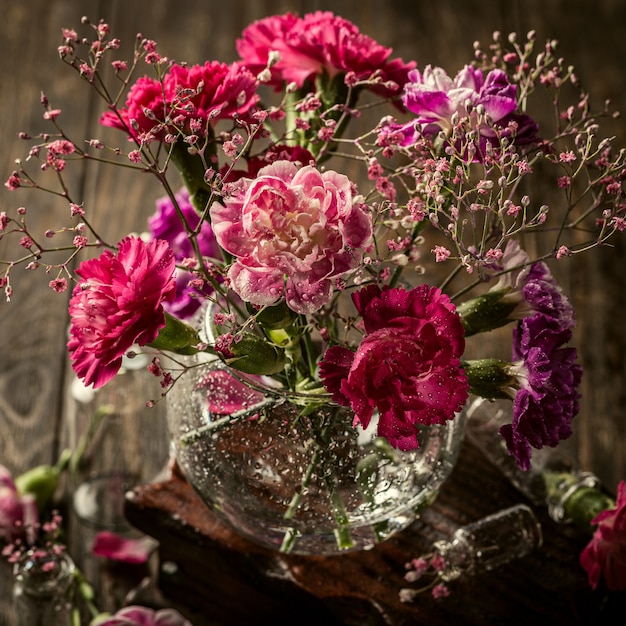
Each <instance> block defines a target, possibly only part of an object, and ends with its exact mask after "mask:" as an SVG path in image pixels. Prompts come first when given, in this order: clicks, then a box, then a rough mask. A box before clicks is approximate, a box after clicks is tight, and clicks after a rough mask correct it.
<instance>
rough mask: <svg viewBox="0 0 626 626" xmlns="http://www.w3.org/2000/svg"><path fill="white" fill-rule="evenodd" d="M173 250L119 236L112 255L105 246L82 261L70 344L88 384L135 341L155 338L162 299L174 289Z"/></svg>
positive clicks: (111, 369) (102, 376)
mask: <svg viewBox="0 0 626 626" xmlns="http://www.w3.org/2000/svg"><path fill="white" fill-rule="evenodd" d="M174 269H175V260H174V254H173V253H172V251H171V249H170V248H169V246H168V244H167V242H165V241H162V240H153V241H151V242H149V243H144V242H143V241H142V240H141V239H139V238H138V237H127V238H125V239H123V240H122V241H121V242H120V244H119V248H118V252H117V254H116V255H113V254H112V253H111V252H110V251H108V250H107V251H105V252H104V253H103V254H102V255H101V256H100V257H98V258H96V259H90V260H88V261H85V262H83V263H81V265H80V267H79V268H78V269H77V270H76V273H77V274H78V276H80V277H81V279H82V281H81V282H80V283H79V284H78V285H77V286H76V288H75V289H74V292H73V294H72V298H71V299H70V304H69V312H70V317H71V326H70V338H69V341H68V350H69V353H70V358H71V360H72V367H73V368H74V371H75V372H76V374H77V375H78V376H79V378H81V379H82V380H83V381H84V382H85V384H86V385H90V384H93V385H94V387H95V388H97V387H101V386H102V385H104V384H106V383H107V382H108V381H109V380H111V379H112V378H113V377H114V376H115V374H116V373H117V371H118V370H119V368H120V366H121V362H122V357H123V355H124V354H125V352H126V351H127V350H128V349H130V347H131V346H132V345H133V344H135V343H137V344H139V345H146V344H147V343H150V342H151V341H153V340H154V339H155V338H156V336H157V335H158V333H159V330H160V329H161V328H163V326H165V314H164V311H163V302H166V301H171V300H173V299H174V298H175V295H176V283H175V280H174Z"/></svg>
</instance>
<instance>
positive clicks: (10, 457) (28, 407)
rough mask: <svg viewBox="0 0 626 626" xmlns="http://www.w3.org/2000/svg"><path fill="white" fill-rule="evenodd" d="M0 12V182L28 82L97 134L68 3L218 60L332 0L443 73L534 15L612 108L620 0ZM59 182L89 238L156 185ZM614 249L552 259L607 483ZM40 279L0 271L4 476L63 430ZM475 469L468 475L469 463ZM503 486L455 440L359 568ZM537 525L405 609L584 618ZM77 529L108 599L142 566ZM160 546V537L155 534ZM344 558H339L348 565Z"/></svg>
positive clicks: (195, 58) (622, 92)
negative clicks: (396, 532) (491, 566)
mask: <svg viewBox="0 0 626 626" xmlns="http://www.w3.org/2000/svg"><path fill="white" fill-rule="evenodd" d="M0 8H2V20H1V21H0V137H1V138H2V151H1V153H0V164H1V168H0V171H1V172H2V175H1V178H2V180H3V181H4V180H6V178H7V177H8V175H9V173H10V172H11V170H12V169H13V159H14V158H16V157H18V156H25V154H26V150H27V145H26V144H25V143H24V142H22V141H20V140H19V139H18V138H17V133H18V132H19V131H21V130H28V131H31V132H33V131H38V130H44V129H45V125H44V122H43V120H42V109H41V107H40V105H39V96H40V92H41V91H42V90H43V91H44V92H45V93H46V95H47V96H48V97H49V98H50V100H51V102H52V103H53V104H54V106H55V107H58V108H61V109H62V110H63V118H62V120H63V123H64V125H65V127H66V130H68V131H69V132H70V133H71V134H72V135H73V136H75V137H96V136H99V134H101V132H102V131H101V129H100V128H99V127H98V125H97V117H98V115H99V113H100V109H99V108H97V107H96V103H95V101H93V100H91V99H90V98H88V97H87V91H86V90H85V88H84V85H83V84H82V83H80V81H78V79H77V78H76V76H75V75H74V73H72V72H70V71H69V70H68V69H66V68H65V67H64V66H63V65H62V64H61V62H60V61H59V59H58V58H57V55H56V48H57V45H58V44H59V43H60V29H61V27H62V26H66V27H71V26H78V25H79V22H80V17H81V15H82V14H83V13H84V12H88V14H89V16H90V17H91V18H92V19H94V20H95V19H98V18H99V17H104V18H105V19H106V20H107V21H108V22H109V23H110V24H111V26H112V29H113V32H114V33H115V34H116V35H117V36H118V37H120V38H121V39H122V40H123V41H125V42H126V43H127V44H129V43H130V42H132V41H133V39H134V36H135V34H136V33H137V32H139V31H140V32H142V33H143V34H144V35H145V36H147V37H150V38H152V39H155V40H157V41H158V43H159V48H160V50H161V52H162V53H164V54H166V55H167V56H169V57H173V58H176V59H179V60H186V61H188V62H190V63H194V62H195V63H198V62H203V61H204V60H207V59H218V58H219V59H222V60H224V61H231V60H233V59H234V58H235V48H234V39H235V37H236V36H237V35H238V34H239V33H240V32H241V30H242V28H243V27H244V26H245V25H246V24H248V23H249V22H250V21H252V20H254V19H256V18H259V17H262V16H265V15H270V14H274V13H278V12H283V11H287V10H293V11H299V12H306V11H311V10H316V9H331V10H333V11H335V12H336V13H338V14H340V15H343V16H344V17H346V18H348V19H351V20H353V21H355V22H356V23H357V24H358V25H359V27H360V28H361V30H362V31H363V32H366V33H368V34H370V35H371V36H373V37H375V38H376V39H378V40H379V41H380V42H381V43H384V44H386V45H389V46H391V47H393V48H394V50H395V53H396V54H397V55H399V56H402V57H403V58H404V59H405V60H408V59H415V60H416V61H417V62H418V64H419V66H420V67H423V66H424V65H425V64H427V63H432V64H438V65H442V66H444V67H446V68H447V69H448V70H449V72H450V73H454V72H455V71H456V70H457V69H458V68H460V67H461V65H462V64H464V63H465V62H467V60H468V59H469V58H470V55H471V50H472V42H473V41H474V40H475V39H479V40H481V41H483V42H485V43H486V42H488V41H489V40H490V37H491V33H492V32H493V31H494V30H500V31H502V32H504V33H507V32H510V31H512V30H516V31H518V32H520V33H525V32H526V31H528V30H530V29H535V30H536V31H537V33H538V39H539V40H545V39H546V38H548V37H550V38H556V39H558V40H559V41H560V42H561V47H560V49H561V53H562V55H563V56H564V57H565V58H566V59H567V60H568V62H570V63H572V64H574V65H575V66H576V68H577V74H578V75H579V77H580V79H581V80H582V81H583V84H585V85H586V86H587V88H588V89H589V90H590V91H591V92H592V94H593V95H594V97H595V98H596V99H597V102H598V103H601V102H602V101H603V100H605V99H607V98H610V99H611V100H612V101H613V103H614V104H615V106H616V108H618V109H621V110H623V111H625V112H626V71H625V70H624V65H623V59H624V58H626V38H625V37H624V36H623V34H624V32H623V28H624V26H623V25H624V24H625V23H626V5H624V3H622V2H620V0H597V1H596V2H593V3H587V2H571V0H570V1H569V2H565V1H564V0H553V1H552V2H545V1H540V0H524V1H522V0H519V1H518V2H515V1H512V0H500V1H494V0H474V1H472V0H468V1H466V2H456V1H455V0H440V1H439V2H436V3H431V2H409V1H403V0H394V1H389V2H384V3H383V2H374V1H371V2H370V1H367V0H335V1H334V2H295V1H293V2H287V1H284V2H283V1H270V0H259V1H256V2H245V1H244V0H232V1H231V2H229V3H228V4H227V5H225V4H224V3H221V2H216V1H214V0H187V1H186V2H184V3H181V2H178V1H177V0H153V1H152V2H150V3H147V2H123V1H121V0H106V1H104V0H100V1H99V2H90V3H89V4H88V5H87V4H84V3H77V2H75V1H72V0H24V1H22V2H11V1H9V0H2V1H1V4H0ZM126 50H128V48H126ZM614 128H615V133H616V134H617V135H618V136H619V137H620V139H621V143H622V144H626V123H625V122H624V121H623V120H618V121H617V122H616V123H615V127H614ZM118 141H119V139H118ZM70 181H71V183H72V185H73V186H74V189H75V190H77V195H78V197H79V198H80V199H81V200H83V201H84V202H85V205H86V207H88V208H89V209H90V211H92V212H93V215H95V216H96V217H95V221H96V224H97V227H98V228H99V229H100V231H101V232H102V235H103V236H104V237H105V238H109V239H116V238H117V237H118V236H119V235H120V234H122V233H125V232H128V231H131V230H141V229H143V228H144V224H145V218H146V217H147V216H148V215H149V214H150V213H151V212H152V211H153V201H154V199H155V198H156V197H157V196H158V195H160V194H159V191H158V190H157V189H156V187H155V186H151V185H150V181H149V180H148V179H147V178H142V177H137V176H134V177H132V178H130V177H128V176H127V175H126V174H125V173H124V172H122V171H121V170H120V169H119V168H117V169H115V170H113V169H109V170H107V169H102V168H96V167H87V168H78V169H76V170H75V171H74V173H73V174H72V177H71V179H70ZM17 206H27V207H32V208H31V212H30V219H31V223H32V224H33V225H36V227H37V228H38V229H40V231H41V232H43V231H44V230H45V229H46V228H49V227H52V226H54V224H55V218H54V215H55V211H60V210H62V209H63V206H62V205H59V204H58V203H55V202H54V200H53V199H52V198H51V197H49V196H43V195H41V194H39V195H37V194H33V193H30V192H25V191H20V192H17V193H13V194H9V193H8V192H7V191H6V189H4V188H2V191H0V210H9V209H13V210H14V209H15V207H17ZM35 207H38V211H35ZM6 248H7V242H5V241H0V258H3V257H6V256H7V254H6V253H5V251H6ZM625 249H626V246H625V245H624V243H619V244H617V246H616V249H615V248H614V249H607V250H603V251H600V252H599V253H597V254H591V255H589V256H587V257H583V258H582V259H581V260H578V259H574V260H572V261H568V262H567V263H564V264H560V265H559V269H558V275H559V278H560V280H561V282H562V284H563V285H564V288H565V289H566V291H567V292H568V293H569V294H570V296H571V297H572V299H573V301H574V303H575V305H576V307H577V310H578V318H579V324H578V328H577V331H576V342H577V345H578V348H579V350H580V352H581V360H582V363H583V366H584V367H585V372H586V373H585V377H584V381H583V387H582V393H583V397H582V403H581V413H580V415H579V417H577V418H576V424H575V427H576V436H575V443H576V447H577V450H578V453H579V456H580V459H581V463H582V465H583V467H584V468H585V469H588V470H591V471H594V472H595V473H596V474H598V476H600V478H601V479H602V481H603V482H604V483H605V484H606V485H607V487H609V488H610V489H611V490H613V489H614V488H615V485H616V484H617V481H618V480H619V479H621V478H623V477H626V420H625V419H624V408H625V407H626V384H625V381H626V359H625V358H624V354H625V353H626V350H625V348H626V338H625V334H624V332H623V321H624V310H626V302H625V300H626V295H625V294H626V289H625V286H626V272H624V260H623V259H624V252H625ZM48 280H49V278H48V277H46V276H45V275H43V274H41V273H32V272H27V271H25V270H23V269H18V270H17V271H16V272H14V273H13V275H12V282H13V285H14V289H15V294H14V297H13V301H12V302H11V303H10V304H8V303H5V302H4V301H2V302H0V351H1V355H2V358H1V360H0V463H2V464H4V465H6V466H8V467H9V468H10V469H11V470H12V471H14V472H15V473H19V472H21V471H24V470H26V469H28V468H29V467H32V466H34V465H36V464H39V463H51V462H53V461H55V460H56V458H57V455H58V453H59V450H60V449H61V447H62V446H63V445H65V444H66V442H68V441H69V437H70V433H71V430H72V429H71V428H70V426H69V424H68V422H69V421H70V417H71V415H72V414H73V410H74V408H75V405H74V404H73V402H72V401H71V400H70V399H69V395H68V393H67V389H66V388H67V386H68V384H69V382H70V381H71V377H72V374H71V370H68V367H67V360H66V356H65V348H64V345H65V333H66V327H67V323H68V319H67V315H66V312H65V302H66V296H63V295H62V296H59V295H57V294H55V293H53V292H52V291H51V290H50V289H49V288H48V287H47V283H48ZM125 380H128V381H131V382H129V383H124V384H130V385H131V386H132V387H133V388H134V391H131V392H130V393H131V395H137V396H139V395H141V394H143V393H144V385H146V384H148V383H149V381H148V379H147V378H145V377H142V376H141V375H137V376H135V375H134V374H133V378H128V379H125ZM106 393H116V394H117V393H118V391H114V392H106ZM105 399H106V398H105ZM117 401H118V402H120V401H119V399H118V400H117ZM118 410H119V411H122V410H125V411H126V413H127V414H128V413H129V412H130V413H132V418H133V419H129V420H128V426H127V429H128V431H127V433H126V434H125V436H124V437H123V442H122V444H123V449H124V452H125V454H126V456H127V459H128V462H129V464H130V465H132V466H133V469H134V470H135V471H136V473H138V480H139V481H147V480H149V479H151V478H152V477H153V476H154V474H155V473H156V472H157V471H158V469H159V468H160V467H161V466H162V465H163V463H164V462H165V459H166V457H167V448H168V441H167V435H166V429H165V425H164V415H163V409H162V408H161V407H157V408H156V409H153V410H151V411H145V410H143V409H137V410H136V411H135V410H134V409H133V410H130V409H129V406H128V403H125V402H123V401H121V405H118ZM128 417H131V416H130V415H128ZM95 458H96V459H97V458H98V457H97V456H96V457H95ZM133 464H134V465H133ZM476 467H478V468H480V471H473V470H474V468H476ZM88 469H89V468H88ZM92 469H93V468H92ZM487 486H488V487H489V488H488V489H487ZM66 487H67V489H65V491H64V493H62V494H61V495H62V496H64V497H65V498H66V499H65V501H67V495H68V494H69V492H70V491H71V487H72V485H66ZM520 499H521V498H520V496H518V495H517V494H516V493H515V492H514V491H513V490H512V489H511V488H509V487H508V486H507V485H506V483H505V482H504V481H502V480H501V479H500V478H499V477H498V476H496V475H493V472H492V471H491V469H490V468H489V466H487V465H484V464H480V459H479V458H477V457H476V455H475V451H474V452H473V451H472V449H471V447H470V448H468V449H467V450H465V452H464V454H463V455H462V457H461V461H460V464H459V466H458V467H457V470H456V471H455V474H454V477H453V480H451V482H450V484H449V485H446V488H445V490H444V492H442V494H441V497H440V499H439V500H438V501H437V503H436V505H435V508H434V510H433V516H434V517H433V518H432V519H431V521H430V522H429V523H430V524H432V525H433V526H432V527H431V526H427V528H430V529H431V530H428V531H427V532H424V526H423V524H422V523H421V522H420V523H419V524H417V525H416V527H415V528H413V529H411V531H410V532H409V533H408V534H404V535H402V536H401V537H400V538H399V539H398V540H397V541H395V540H394V541H393V542H392V543H390V545H389V548H386V549H388V550H390V551H391V552H392V553H394V554H395V556H394V559H391V561H388V560H387V557H386V556H384V554H385V553H384V551H383V556H381V557H380V559H381V560H379V561H377V560H376V559H374V560H372V561H369V560H368V559H369V558H370V557H367V559H366V561H367V563H366V564H365V565H363V567H364V568H365V570H367V571H370V570H368V568H370V567H371V568H372V570H371V571H370V574H371V576H372V577H374V579H375V580H376V581H378V582H379V584H380V585H381V586H382V587H384V588H385V589H387V591H386V593H388V594H392V591H390V590H392V589H395V587H396V586H397V585H398V584H399V577H400V576H401V573H399V572H398V571H397V569H393V567H396V566H397V564H398V563H399V562H400V561H401V558H402V557H403V556H405V555H406V556H407V557H410V556H412V554H411V553H412V551H413V550H415V549H417V548H420V547H423V544H424V539H425V538H426V539H433V538H434V539H436V538H440V537H438V536H436V534H437V531H432V528H433V527H434V528H435V529H436V528H437V524H439V531H438V532H439V533H441V534H443V535H445V533H446V530H450V528H453V527H454V524H457V523H466V522H470V521H473V520H474V519H477V518H478V517H480V516H482V515H485V514H487V513H491V512H493V511H494V510H497V509H498V508H501V507H502V506H508V505H510V504H513V503H516V502H518V501H520ZM62 502H63V500H62ZM540 514H541V513H540ZM437 516H438V517H437ZM437 520H439V521H437ZM542 521H544V522H546V537H547V539H546V546H545V549H544V550H543V551H542V552H541V553H537V554H535V555H533V556H532V557H528V558H527V559H524V560H523V561H521V562H519V563H516V564H514V565H512V566H510V567H507V568H505V569H504V570H503V571H502V572H501V573H495V574H493V575H490V576H489V577H488V578H486V579H484V578H483V579H481V580H472V581H467V582H463V583H462V584H460V585H459V588H458V589H457V590H456V592H455V594H454V595H453V596H451V598H449V599H448V600H446V601H445V602H444V603H442V604H440V605H437V607H434V605H433V603H432V601H430V600H428V599H426V600H423V601H421V602H420V604H419V606H418V607H417V608H415V611H414V612H413V613H409V616H410V621H408V622H406V623H429V624H436V623H451V622H450V621H446V620H447V619H448V620H450V619H453V621H454V622H455V623H464V621H465V623H468V624H479V623H502V620H504V619H505V617H506V615H507V612H508V613H509V615H510V616H520V621H521V617H522V616H529V617H533V619H534V621H535V622H536V623H541V622H540V621H539V620H540V617H539V616H541V615H546V616H549V617H550V619H551V621H556V622H557V623H563V624H565V623H570V624H571V623H585V619H586V617H587V616H588V614H589V613H590V612H591V613H592V614H593V613H594V612H595V611H597V610H599V606H600V605H599V603H598V602H599V600H598V597H597V596H596V595H594V594H591V593H590V592H588V591H587V590H586V589H585V586H584V576H583V574H582V572H581V571H580V569H579V568H578V566H577V563H576V558H575V552H576V551H577V550H579V549H580V547H581V545H582V543H581V537H580V536H579V535H577V534H576V533H575V532H573V531H572V530H571V529H565V530H563V529H562V528H556V527H554V526H551V525H550V523H549V522H548V521H547V520H546V519H545V518H542ZM154 523H155V524H157V521H155V522H154ZM156 527H157V528H158V527H160V526H159V525H158V524H157V526H156ZM433 532H435V536H433ZM92 535H93V530H91V529H89V528H87V527H85V526H83V525H80V524H78V523H74V524H73V525H72V532H71V536H70V538H69V540H70V547H71V549H72V551H73V555H74V556H75V558H76V560H77V561H78V562H79V564H80V565H81V566H82V567H83V568H84V569H85V570H86V572H87V574H88V575H89V576H90V577H91V578H92V579H93V580H94V582H95V583H96V587H97V590H98V600H99V602H100V603H101V605H102V606H103V608H115V607H116V606H118V605H119V603H121V602H122V599H123V597H124V594H125V593H126V591H127V590H128V589H129V588H132V587H133V585H135V584H136V583H137V582H138V581H139V580H140V579H141V578H142V576H143V575H144V573H145V572H144V571H142V570H141V569H135V568H128V567H126V568H119V567H114V566H111V565H108V564H103V563H101V562H100V561H97V560H95V559H94V558H93V557H91V556H90V555H89V541H90V537H91V536H92ZM163 545H164V546H165V549H166V550H167V544H165V543H164V544H163ZM376 554H378V553H376ZM354 558H356V557H350V560H348V561H347V563H353V561H354ZM372 558H373V557H372ZM390 562H392V563H393V564H394V565H393V567H392V566H391V565H390V564H389V563H390ZM353 566H354V565H351V566H350V567H353ZM346 571H348V572H349V571H350V570H349V569H348V570H346ZM344 573H345V572H344ZM331 575H332V574H329V576H331ZM496 592H497V593H496ZM9 595H10V577H9V570H8V567H6V565H5V564H0V624H1V623H2V618H3V616H4V615H5V614H6V613H7V612H8V606H9ZM494 603H495V605H494ZM491 606H495V607H496V608H495V609H494V610H493V612H492V613H489V612H484V611H486V608H485V607H491ZM567 606H569V609H567ZM468 607H471V610H470V609H469V608H468ZM223 608H224V607H223ZM234 610H235V607H233V611H234ZM225 611H226V612H227V607H226V608H225ZM563 611H565V613H563ZM463 615H465V618H463V617H462V616H463ZM481 615H482V616H483V617H484V619H483V620H482V621H481ZM564 615H566V616H567V618H565V617H563V616H564ZM434 616H437V617H434ZM490 616H491V617H490ZM535 618H536V619H535ZM422 620H423V621H422ZM568 620H569V621H568ZM215 621H216V622H217V621H218V620H217V619H216V620H215ZM511 623H513V622H511Z"/></svg>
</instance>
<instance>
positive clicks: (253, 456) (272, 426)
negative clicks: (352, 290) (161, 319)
mask: <svg viewBox="0 0 626 626" xmlns="http://www.w3.org/2000/svg"><path fill="white" fill-rule="evenodd" d="M192 362H193V359H190V362H189V363H188V365H192V364H193V363H192ZM267 382H268V381H266V380H264V379H262V378H258V377H251V376H246V375H243V374H241V373H239V372H235V371H234V370H232V369H230V368H228V367H227V366H225V365H224V364H223V363H222V362H221V361H219V360H214V361H210V362H204V363H203V362H201V360H197V361H196V362H195V367H190V368H189V369H188V370H187V371H186V372H185V373H184V374H183V375H182V376H181V377H180V378H179V380H178V381H177V382H176V384H175V385H174V387H173V388H172V389H171V390H170V391H169V393H168V395H167V416H168V425H169V428H170V433H171V436H172V440H173V447H174V451H175V455H176V458H177V460H178V463H179V465H180V466H181V468H182V470H183V472H184V473H185V475H186V477H187V479H188V480H189V482H190V483H191V485H193V487H194V488H195V489H196V491H197V492H198V493H199V495H200V496H201V497H202V499H203V500H204V501H205V502H206V503H207V504H208V506H209V507H210V508H211V509H212V510H213V511H214V512H215V513H216V515H217V516H218V517H219V518H220V519H221V520H223V521H224V522H226V523H227V524H228V525H229V526H230V527H232V528H233V529H234V530H235V531H236V532H238V533H240V534H242V535H244V536H246V537H248V538H249V539H252V540H253V541H255V542H257V543H259V544H262V545H264V546H266V547H270V548H273V549H276V550H279V551H282V552H292V553H296V554H317V555H320V554H326V555H328V554H336V553H338V552H342V551H346V550H354V549H368V548H371V547H373V546H374V545H375V544H376V543H378V542H380V541H383V540H385V539H387V538H388V537H390V536H391V535H393V534H394V533H396V532H398V531H399V530H402V529H403V528H405V527H406V526H408V525H409V524H410V523H411V522H413V521H414V520H415V519H416V517H417V516H418V515H419V514H420V511H422V510H423V509H424V508H425V507H427V506H428V505H430V504H431V503H432V502H433V500H434V499H435V497H436V496H437V494H438V492H439V489H440V487H441V485H442V484H443V482H444V481H445V480H446V478H448V476H449V475H450V472H451V471H452V468H453V467H454V464H455V462H456V460H457V456H458V451H459V448H460V445H461V442H462V439H463V435H464V425H465V415H464V412H462V413H461V414H459V415H458V416H457V417H456V418H455V419H454V420H451V421H449V422H447V423H446V424H445V425H436V426H430V427H423V428H422V429H421V435H420V445H419V448H418V449H417V450H413V451H409V452H403V451H400V450H396V449H393V448H392V447H391V446H390V445H389V444H388V443H387V441H386V440H385V439H382V438H380V437H377V436H376V430H377V419H376V416H374V417H373V418H372V421H371V423H370V425H369V427H368V428H367V430H364V429H363V428H361V427H359V426H356V427H354V426H353V418H354V414H353V413H352V411H351V410H350V409H349V408H347V407H342V406H338V405H336V404H334V403H333V402H332V401H331V400H330V397H327V396H320V395H310V394H299V393H291V392H287V391H284V390H282V389H277V388H272V387H271V386H269V385H268V384H267Z"/></svg>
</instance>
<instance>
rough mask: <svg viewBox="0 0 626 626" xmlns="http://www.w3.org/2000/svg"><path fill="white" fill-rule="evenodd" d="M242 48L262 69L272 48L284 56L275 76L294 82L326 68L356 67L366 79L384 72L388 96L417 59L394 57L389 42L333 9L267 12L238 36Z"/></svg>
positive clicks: (277, 81) (331, 72) (246, 59)
mask: <svg viewBox="0 0 626 626" xmlns="http://www.w3.org/2000/svg"><path fill="white" fill-rule="evenodd" d="M237 51H238V52H239V54H240V56H241V58H242V61H243V63H244V64H245V65H246V66H247V67H249V68H250V70H251V71H252V72H254V73H255V74H258V73H259V72H260V71H262V70H263V69H264V68H265V67H266V65H267V61H268V58H269V54H270V52H272V51H276V52H278V53H279V54H280V60H279V61H278V62H277V63H276V64H275V65H274V66H273V67H272V68H271V72H272V82H273V83H274V85H276V86H277V87H279V86H281V84H282V82H283V81H284V82H287V83H290V82H294V83H296V85H297V86H298V87H302V86H303V85H304V83H305V82H306V81H307V80H311V79H313V78H315V76H319V75H321V74H322V73H324V72H325V73H326V74H327V75H328V76H329V77H330V78H333V77H334V76H336V75H337V74H345V73H348V72H354V74H355V77H356V79H359V80H366V79H368V78H370V77H371V76H372V74H374V72H378V76H379V77H380V82H379V84H378V85H377V86H376V87H375V90H376V91H378V92H379V93H381V94H382V95H384V96H387V97H389V96H393V95H396V94H398V93H399V91H400V89H401V88H402V86H403V85H404V84H405V83H406V81H407V79H408V72H409V70H410V69H411V68H412V67H414V65H415V64H414V63H408V64H407V63H403V62H402V60H401V59H392V60H389V55H390V54H391V52H392V51H391V49H390V48H385V47H384V46H381V45H380V44H379V43H377V42H376V41H375V40H373V39H371V38H370V37H368V36H366V35H364V34H362V33H361V32H360V31H359V29H358V28H357V26H355V25H354V24H353V23H352V22H350V21H348V20H346V19H344V18H342V17H338V16H335V15H333V14H332V13H331V12H329V11H316V12H314V13H308V14H306V15H305V16H304V17H303V18H298V17H296V16H294V15H292V14H287V15H280V16H272V17H267V18H264V19H262V20H259V21H257V22H254V23H253V24H251V25H250V26H248V27H247V28H246V29H245V30H244V31H243V33H242V36H241V38H240V39H238V40H237Z"/></svg>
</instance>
